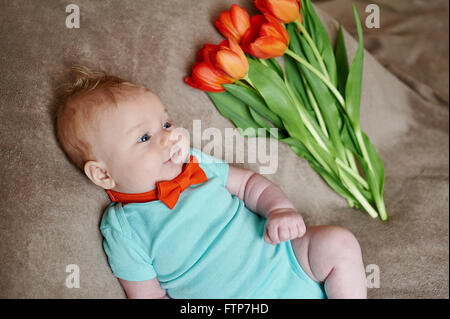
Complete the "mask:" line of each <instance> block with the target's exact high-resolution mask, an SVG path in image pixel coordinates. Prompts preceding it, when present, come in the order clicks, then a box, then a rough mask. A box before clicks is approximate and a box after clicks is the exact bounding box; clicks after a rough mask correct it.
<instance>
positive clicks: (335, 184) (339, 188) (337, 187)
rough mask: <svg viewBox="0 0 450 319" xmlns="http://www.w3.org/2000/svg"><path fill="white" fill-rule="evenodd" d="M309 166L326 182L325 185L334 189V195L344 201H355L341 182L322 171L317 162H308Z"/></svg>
mask: <svg viewBox="0 0 450 319" xmlns="http://www.w3.org/2000/svg"><path fill="white" fill-rule="evenodd" d="M309 165H311V167H312V168H313V169H314V170H315V171H316V172H317V173H319V174H320V176H322V178H323V179H324V180H325V181H326V182H327V184H328V185H329V186H330V187H331V188H332V189H334V191H335V192H336V193H338V194H339V195H341V196H343V197H344V198H346V199H350V200H352V201H356V199H355V198H354V196H353V195H352V194H351V193H350V192H349V191H348V190H347V188H346V187H345V186H344V185H343V184H342V182H341V181H340V180H339V179H337V178H335V177H334V176H332V175H330V174H329V173H328V172H327V171H326V170H324V169H323V167H321V166H320V165H318V164H317V162H310V163H309Z"/></svg>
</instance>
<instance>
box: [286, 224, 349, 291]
mask: <svg viewBox="0 0 450 319" xmlns="http://www.w3.org/2000/svg"><path fill="white" fill-rule="evenodd" d="M336 235H338V236H336ZM342 235H346V236H342ZM349 236H353V235H351V233H350V232H348V231H347V230H345V229H343V228H341V227H338V226H328V225H327V226H311V227H308V228H307V229H306V233H305V235H304V236H303V237H301V238H296V239H294V240H292V241H291V244H292V248H293V250H294V253H295V256H296V257H297V260H298V261H299V263H300V265H301V266H302V268H303V270H304V271H305V272H306V274H307V275H308V276H309V277H311V279H312V280H314V281H316V282H319V283H323V282H324V281H325V279H326V278H327V277H328V275H329V274H330V272H331V271H332V269H333V266H334V262H335V261H336V260H337V259H339V254H341V252H342V250H341V249H339V246H338V243H339V240H337V239H338V238H343V237H349Z"/></svg>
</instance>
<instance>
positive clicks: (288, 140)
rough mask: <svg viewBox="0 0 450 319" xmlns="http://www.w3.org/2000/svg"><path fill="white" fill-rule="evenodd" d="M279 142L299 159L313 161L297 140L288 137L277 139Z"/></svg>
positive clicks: (309, 153)
mask: <svg viewBox="0 0 450 319" xmlns="http://www.w3.org/2000/svg"><path fill="white" fill-rule="evenodd" d="M279 141H280V142H282V143H285V144H287V145H289V147H290V148H291V149H292V150H293V151H294V152H295V154H297V155H298V156H300V157H303V158H305V159H306V160H308V161H315V159H314V157H313V156H312V155H311V152H309V151H308V149H307V148H306V147H305V146H304V145H303V143H302V142H300V141H299V140H297V139H295V138H292V137H288V138H282V139H279Z"/></svg>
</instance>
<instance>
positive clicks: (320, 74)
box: [285, 49, 345, 108]
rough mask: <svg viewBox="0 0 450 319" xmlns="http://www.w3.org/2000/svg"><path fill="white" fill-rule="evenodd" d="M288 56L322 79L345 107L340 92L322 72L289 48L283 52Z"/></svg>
mask: <svg viewBox="0 0 450 319" xmlns="http://www.w3.org/2000/svg"><path fill="white" fill-rule="evenodd" d="M285 53H286V54H287V55H289V56H290V57H292V58H294V59H295V60H296V61H298V62H300V63H301V64H303V65H304V66H305V67H306V68H307V69H308V70H310V71H311V72H312V73H314V74H315V75H316V76H317V77H318V78H319V79H321V80H322V82H323V83H324V84H325V85H326V86H327V87H328V88H329V89H330V91H331V92H333V94H334V96H335V97H336V99H337V100H338V102H339V103H340V104H341V105H342V107H344V108H345V101H344V98H343V97H342V95H341V93H339V91H338V90H337V89H336V88H335V87H334V85H333V84H332V83H331V82H330V80H328V79H327V78H326V77H325V76H324V75H323V74H322V73H320V72H319V71H318V70H317V69H316V68H315V67H313V66H312V65H311V64H309V63H308V61H306V60H305V59H303V58H301V57H300V56H298V55H297V54H295V52H293V51H291V50H290V49H287V50H286V52H285Z"/></svg>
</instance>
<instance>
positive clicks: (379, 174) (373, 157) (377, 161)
mask: <svg viewBox="0 0 450 319" xmlns="http://www.w3.org/2000/svg"><path fill="white" fill-rule="evenodd" d="M362 136H363V139H364V144H365V146H366V150H367V153H368V155H369V161H370V163H371V164H372V169H373V176H371V177H372V178H373V179H374V182H373V184H374V186H375V185H376V188H375V189H376V191H377V192H378V194H379V195H380V196H382V194H383V188H384V165H383V161H382V160H381V158H380V156H379V155H378V153H377V150H376V149H375V146H373V144H372V142H371V141H370V139H369V137H368V136H367V135H366V134H365V133H364V132H362ZM369 185H370V183H369Z"/></svg>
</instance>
